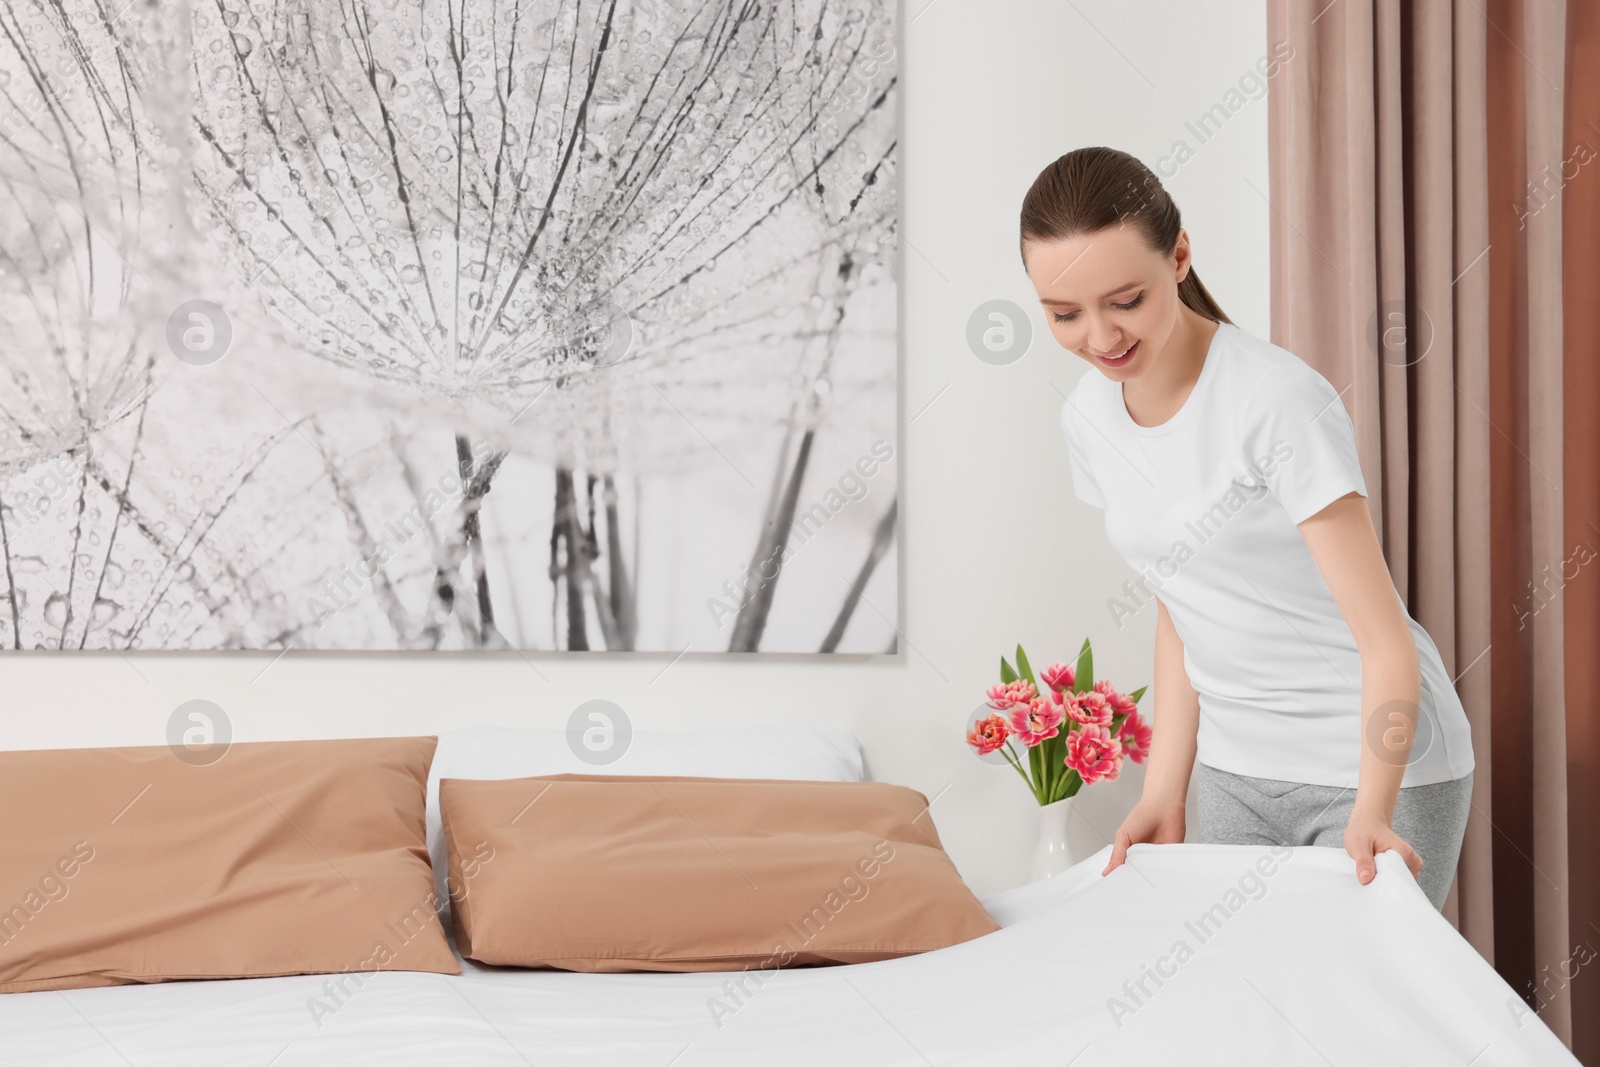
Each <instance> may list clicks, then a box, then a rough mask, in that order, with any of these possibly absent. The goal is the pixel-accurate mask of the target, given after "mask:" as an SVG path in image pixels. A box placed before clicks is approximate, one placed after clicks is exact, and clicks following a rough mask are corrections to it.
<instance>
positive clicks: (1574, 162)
mask: <svg viewBox="0 0 1600 1067" xmlns="http://www.w3.org/2000/svg"><path fill="white" fill-rule="evenodd" d="M1597 56H1600V4H1596V3H1594V0H1568V2H1567V54H1566V71H1567V85H1566V89H1567V94H1566V130H1565V133H1564V136H1563V137H1562V138H1561V143H1562V145H1563V146H1564V147H1565V149H1566V151H1567V152H1568V153H1569V155H1567V156H1566V157H1564V158H1563V160H1562V164H1563V165H1562V168H1561V172H1560V180H1561V182H1562V186H1563V187H1562V190H1561V193H1562V209H1561V224H1562V235H1561V241H1562V243H1561V255H1562V263H1561V271H1562V316H1561V319H1562V329H1563V342H1564V343H1563V347H1564V348H1565V350H1566V352H1567V353H1569V358H1567V360H1566V361H1565V363H1564V364H1563V367H1562V373H1563V379H1564V380H1563V397H1562V399H1563V413H1564V418H1565V429H1566V441H1565V452H1564V455H1563V464H1564V470H1565V473H1566V477H1565V479H1564V483H1565V484H1564V489H1565V492H1564V499H1563V505H1564V511H1565V515H1564V519H1565V527H1566V537H1565V541H1564V543H1565V544H1566V546H1567V549H1568V552H1569V555H1568V556H1567V557H1565V558H1564V559H1563V560H1562V567H1561V570H1560V572H1559V573H1560V578H1559V580H1560V582H1561V583H1562V584H1561V588H1562V598H1563V608H1564V612H1565V618H1566V627H1567V633H1566V638H1567V648H1566V689H1567V705H1568V707H1572V708H1591V709H1593V708H1600V418H1596V413H1595V406H1596V400H1597V398H1600V299H1597V297H1600V240H1597V238H1600V62H1596V57H1597ZM1597 837H1600V715H1597V714H1589V715H1569V716H1568V718H1567V840H1568V849H1569V852H1570V856H1571V862H1570V863H1569V865H1568V869H1567V873H1568V876H1569V878H1570V879H1571V893H1570V905H1569V906H1570V908H1571V912H1572V914H1571V918H1570V923H1569V925H1570V928H1571V933H1570V935H1569V942H1570V944H1571V945H1572V946H1573V947H1574V949H1576V948H1577V946H1579V945H1583V946H1586V947H1587V948H1588V949H1589V952H1588V953H1587V955H1588V956H1589V957H1590V958H1591V960H1593V962H1591V963H1590V964H1589V966H1594V965H1595V963H1597V962H1600V960H1594V959H1593V958H1594V957H1595V955H1596V954H1597V953H1600V849H1597V848H1596V847H1595V840H1596V838H1597ZM1579 974H1583V975H1584V977H1583V980H1581V981H1578V980H1575V979H1576V978H1577V976H1578V975H1579ZM1558 979H1559V980H1561V981H1566V982H1570V986H1571V990H1572V992H1571V997H1572V1015H1573V1018H1574V1019H1581V1020H1589V1025H1586V1026H1585V1025H1580V1026H1579V1027H1578V1029H1577V1033H1575V1034H1574V1039H1573V1041H1572V1051H1573V1054H1574V1055H1575V1056H1577V1057H1578V1058H1579V1059H1580V1060H1581V1061H1583V1062H1584V1063H1600V1026H1597V1025H1593V1021H1594V1020H1596V1019H1600V973H1586V972H1582V971H1577V970H1575V968H1574V967H1573V966H1572V965H1571V964H1570V963H1569V965H1568V966H1567V967H1566V968H1565V969H1564V970H1563V971H1562V972H1561V974H1559V975H1558Z"/></svg>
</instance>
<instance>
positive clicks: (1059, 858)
mask: <svg viewBox="0 0 1600 1067" xmlns="http://www.w3.org/2000/svg"><path fill="white" fill-rule="evenodd" d="M1074 799H1075V798H1074V797H1067V798H1066V799H1064V800H1058V801H1056V802H1054V803H1053V804H1046V805H1045V806H1044V807H1042V808H1040V809H1039V840H1038V842H1037V843H1036V844H1035V845H1034V846H1033V867H1032V869H1031V870H1030V871H1029V872H1028V881H1030V882H1037V881H1039V880H1040V879H1043V878H1049V877H1050V876H1051V875H1054V874H1060V873H1061V872H1062V871H1064V870H1066V869H1067V868H1068V867H1071V866H1072V865H1073V864H1074V863H1076V862H1077V858H1076V857H1074V856H1073V854H1072V848H1071V846H1070V845H1068V844H1067V816H1068V814H1069V813H1070V812H1071V811H1072V802H1073V800H1074Z"/></svg>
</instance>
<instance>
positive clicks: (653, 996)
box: [0, 844, 1578, 1067]
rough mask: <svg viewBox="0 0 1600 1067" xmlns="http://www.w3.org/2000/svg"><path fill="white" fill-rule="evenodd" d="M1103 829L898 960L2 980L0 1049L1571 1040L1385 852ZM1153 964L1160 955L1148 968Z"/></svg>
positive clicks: (605, 1060)
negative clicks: (329, 985) (1195, 841)
mask: <svg viewBox="0 0 1600 1067" xmlns="http://www.w3.org/2000/svg"><path fill="white" fill-rule="evenodd" d="M1109 851H1110V850H1109V848H1107V849H1103V850H1101V851H1100V852H1099V853H1098V854H1096V855H1094V856H1092V857H1090V858H1088V859H1086V860H1084V861H1083V862H1082V863H1080V864H1078V865H1077V866H1075V867H1073V868H1071V869H1070V870H1068V871H1066V872H1064V873H1062V874H1060V875H1057V876H1056V877H1055V878H1052V879H1050V880H1048V881H1045V882H1040V883H1035V884H1033V885H1028V886H1023V887H1021V888H1019V889H1015V890H1011V891H1009V892H1006V893H1002V894H1000V895H998V896H996V897H993V898H991V899H988V900H986V901H985V902H984V903H985V905H986V906H987V907H988V908H989V911H990V913H991V914H992V915H993V916H994V917H995V920H996V921H997V922H999V923H1000V924H1001V925H1002V927H1003V928H1002V929H1001V930H1000V931H999V932H997V933H994V934H991V935H989V936H986V937H982V938H979V939H977V940H976V941H971V942H968V943H966V944H962V945H956V946H954V947H952V948H948V949H944V950H941V951H938V952H930V953H926V954H924V955H921V956H914V957H909V958H906V959H899V960H890V961H886V962H882V963H868V964H859V965H855V966H848V967H828V968H806V969H795V970H789V971H782V972H779V973H777V974H776V975H774V976H772V977H771V978H769V979H767V980H766V981H765V982H764V984H762V985H760V986H759V987H758V986H757V985H756V984H755V983H754V982H753V981H750V980H748V979H747V981H746V989H747V991H748V994H747V995H742V996H737V997H735V996H733V995H730V994H729V993H728V991H727V989H726V988H725V986H724V983H726V982H729V981H730V979H731V978H732V977H734V976H731V975H729V974H726V973H723V974H624V975H603V974H571V973H564V972H550V971H517V970H509V969H507V970H498V969H487V968H478V967H474V966H473V965H472V964H467V965H466V973H464V974H463V975H462V976H461V977H459V978H453V977H445V976H442V975H433V974H417V973H411V972H393V973H385V974H379V975H377V976H376V977H373V978H371V979H370V980H368V981H367V982H366V984H365V985H363V986H361V987H359V988H355V987H354V986H353V984H352V983H349V982H348V980H347V986H349V988H351V990H352V992H351V994H350V995H349V996H348V997H341V998H340V1000H341V1001H342V1004H335V1002H334V1001H333V1000H332V999H331V998H328V997H327V996H326V994H325V993H324V983H326V982H328V981H329V978H328V977H327V976H304V977H293V978H263V979H248V980H241V981H217V982H176V983H167V984H160V985H149V986H122V987H113V988H107V989H82V990H72V991H68V992H61V993H53V992H47V993H20V994H12V995H9V996H0V1063H3V1064H6V1065H8V1067H33V1065H41V1067H42V1065H45V1064H49V1065H52V1067H102V1065H105V1067H127V1065H129V1064H131V1065H134V1067H144V1065H152V1067H216V1065H219V1064H245V1065H259V1067H269V1065H270V1067H303V1065H310V1064H330V1065H333V1064H337V1065H359V1064H374V1065H377V1064H382V1065H385V1067H411V1065H415V1067H424V1065H425V1067H439V1065H456V1064H465V1065H490V1067H498V1065H519V1064H538V1065H540V1067H544V1065H546V1064H549V1065H564V1064H573V1065H589V1064H608V1065H609V1064H617V1065H635V1064H642V1065H647V1067H669V1065H670V1067H702V1065H710V1064H723V1065H741V1067H743V1065H749V1064H762V1065H785V1064H794V1065H802V1064H803V1065H814V1064H871V1065H874V1067H883V1065H908V1067H925V1065H927V1064H937V1065H944V1064H996V1065H1004V1064H1018V1063H1029V1064H1049V1065H1056V1067H1059V1065H1064V1064H1071V1065H1072V1067H1099V1065H1106V1064H1126V1065H1129V1067H1132V1065H1145V1064H1160V1063H1190V1064H1208V1063H1216V1064H1229V1065H1241V1064H1263V1065H1272V1067H1293V1065H1299V1064H1306V1065H1314V1067H1327V1065H1328V1064H1330V1063H1332V1064H1355V1063H1386V1064H1406V1065H1408V1067H1423V1065H1429V1064H1439V1065H1441V1067H1464V1065H1466V1064H1468V1063H1470V1064H1472V1065H1473V1067H1501V1065H1514V1064H1567V1065H1570V1064H1576V1063H1577V1062H1578V1061H1577V1060H1576V1059H1574V1058H1573V1057H1572V1056H1571V1055H1570V1054H1569V1053H1568V1052H1567V1050H1566V1049H1565V1048H1564V1047H1563V1046H1562V1044H1561V1042H1560V1041H1559V1040H1558V1039H1557V1038H1556V1037H1555V1035H1554V1034H1553V1033H1551V1032H1550V1030H1549V1029H1548V1028H1547V1027H1546V1026H1545V1025H1544V1023H1543V1022H1541V1021H1540V1019H1539V1018H1538V1016H1537V1015H1535V1014H1533V1013H1531V1012H1530V1011H1528V1010H1527V1009H1526V1008H1525V1007H1524V1006H1523V1005H1522V1001H1521V999H1520V998H1519V997H1517V995H1516V994H1515V992H1514V991H1513V990H1512V989H1511V987H1510V986H1508V985H1507V984H1506V983H1505V982H1504V981H1502V980H1501V979H1500V977H1499V976H1498V975H1496V974H1495V972H1494V970H1493V968H1491V967H1490V966H1489V965H1488V964H1487V963H1486V962H1485V961H1484V960H1483V959H1482V957H1480V956H1479V955H1478V953H1477V952H1476V951H1475V950H1474V949H1473V948H1472V946H1471V945H1469V944H1468V943H1467V942H1466V941H1465V940H1464V939H1463V938H1462V937H1461V936H1460V935H1459V934H1457V933H1456V931H1455V930H1454V929H1453V928H1452V927H1451V926H1450V924H1449V923H1448V922H1446V921H1445V919H1444V918H1443V917H1442V916H1441V915H1439V913H1438V912H1436V911H1434V909H1433V908H1432V907H1431V906H1430V905H1429V904H1428V901H1427V898H1426V897H1424V896H1423V893H1422V890H1421V889H1420V888H1419V887H1418V886H1417V884H1416V882H1415V881H1414V880H1413V879H1412V878H1411V876H1410V873H1409V872H1408V871H1407V870H1406V869H1405V865H1404V863H1403V862H1402V861H1401V860H1400V858H1399V856H1398V855H1396V854H1394V853H1392V852H1386V853H1384V854H1382V855H1381V856H1379V857H1378V876H1377V878H1376V879H1375V880H1374V881H1373V883H1372V884H1371V885H1368V886H1362V885H1360V884H1359V883H1358V882H1357V881H1356V878H1355V873H1354V868H1353V864H1352V863H1351V861H1350V859H1349V857H1348V856H1346V855H1345V853H1344V852H1343V850H1339V849H1332V848H1317V847H1305V848H1296V849H1280V850H1278V853H1277V854H1278V855H1286V856H1287V858H1285V859H1284V860H1283V861H1282V862H1281V863H1280V862H1277V861H1275V860H1272V855H1273V850H1271V849H1268V848H1265V847H1255V846H1242V845H1187V844H1186V845H1135V846H1134V847H1133V849H1132V850H1131V851H1130V853H1129V861H1128V864H1127V866H1125V867H1123V868H1120V869H1118V870H1117V871H1115V872H1113V874H1111V875H1110V876H1108V877H1106V878H1101V877H1100V873H1099V872H1100V870H1101V869H1102V868H1103V867H1104V866H1105V863H1106V860H1107V857H1108V854H1109ZM1264 861H1271V862H1270V863H1269V862H1264ZM1268 867H1270V868H1271V870H1270V873H1263V872H1264V871H1266V870H1267V868H1268ZM870 902H871V901H870V897H869V898H867V900H865V901H863V902H862V904H863V905H866V906H870ZM1207 914H1209V915H1210V916H1211V918H1210V920H1209V922H1207V923H1202V922H1201V920H1202V918H1203V917H1204V916H1206V915H1207ZM1180 943H1181V944H1182V945H1184V946H1186V950H1185V949H1180V948H1179V947H1178V946H1179V945H1180ZM1152 974H1156V975H1158V976H1159V975H1165V977H1161V982H1160V984H1159V985H1157V984H1156V982H1155V979H1154V978H1152V977H1150V975H1152ZM1141 977H1142V978H1143V979H1144V990H1145V995H1140V994H1139V991H1138V985H1137V984H1138V982H1139V980H1140V979H1141ZM1125 983H1126V984H1125ZM318 997H320V998H322V1004H323V1011H322V1012H321V1013H320V1016H321V1017H320V1018H317V1019H315V1020H314V1012H313V1007H312V1004H313V998H318ZM713 998H717V999H715V1000H714V999H713ZM1118 1002H1120V1004H1121V1007H1120V1008H1118V1006H1117V1004H1118ZM717 1003H720V1004H721V1006H722V1007H721V1010H717V1011H713V1005H714V1004H717ZM330 1008H331V1009H333V1010H332V1013H331V1014H327V1013H326V1012H327V1010H328V1009H330ZM730 1009H731V1010H730Z"/></svg>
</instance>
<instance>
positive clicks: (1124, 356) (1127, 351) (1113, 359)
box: [1094, 341, 1139, 367]
mask: <svg viewBox="0 0 1600 1067" xmlns="http://www.w3.org/2000/svg"><path fill="white" fill-rule="evenodd" d="M1137 351H1139V342H1138V341H1135V342H1133V344H1131V345H1129V346H1128V347H1127V348H1124V349H1123V350H1122V351H1121V352H1113V353H1111V354H1110V355H1108V356H1095V357H1094V358H1095V359H1097V360H1099V361H1100V362H1101V363H1102V364H1104V365H1105V366H1107V367H1121V366H1125V365H1126V364H1127V362H1128V361H1129V360H1131V359H1132V358H1133V355H1134V353H1135V352H1137Z"/></svg>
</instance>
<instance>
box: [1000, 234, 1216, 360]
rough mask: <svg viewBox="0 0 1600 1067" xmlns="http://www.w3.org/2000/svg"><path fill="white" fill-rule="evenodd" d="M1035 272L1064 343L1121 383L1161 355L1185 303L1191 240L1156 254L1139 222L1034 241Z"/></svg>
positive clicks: (1031, 263)
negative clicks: (1181, 294)
mask: <svg viewBox="0 0 1600 1067" xmlns="http://www.w3.org/2000/svg"><path fill="white" fill-rule="evenodd" d="M1027 263H1028V277H1029V278H1031V279H1032V280H1033V287H1034V289H1036V290H1037V291H1038V293H1039V303H1040V304H1041V305H1042V306H1043V307H1044V313H1045V319H1046V320H1047V321H1048V322H1049V323H1050V332H1051V333H1052V334H1054V335H1055V339H1056V341H1057V342H1059V343H1060V345H1061V347H1063V348H1065V349H1067V350H1068V351H1070V352H1072V353H1073V354H1074V355H1076V356H1077V357H1078V358H1080V359H1082V360H1083V361H1084V362H1086V363H1088V364H1089V365H1090V366H1092V367H1094V368H1095V369H1096V370H1098V371H1099V372H1100V373H1101V374H1104V375H1105V376H1106V377H1107V378H1110V379H1111V380H1112V381H1114V382H1125V381H1127V380H1129V379H1130V378H1137V377H1138V376H1139V375H1141V374H1144V373H1145V372H1146V371H1148V370H1149V369H1150V367H1151V366H1152V365H1154V363H1155V361H1156V360H1157V359H1159V358H1160V356H1161V352H1162V350H1163V349H1164V348H1165V347H1166V344H1167V339H1168V338H1169V337H1171V336H1172V330H1173V327H1174V326H1176V325H1177V322H1178V314H1179V309H1180V308H1181V307H1182V306H1183V302H1182V301H1181V300H1179V298H1178V283H1179V282H1180V281H1182V280H1183V278H1184V276H1185V275H1187V274H1188V272H1189V238H1188V235H1187V234H1185V233H1183V232H1182V231H1181V230H1180V231H1179V233H1178V243H1177V246H1176V247H1175V248H1174V249H1173V252H1172V255H1170V256H1163V255H1161V254H1160V253H1159V252H1155V251H1152V250H1151V248H1150V246H1149V245H1148V244H1147V243H1146V242H1145V239H1144V235H1143V234H1142V233H1140V231H1139V229H1138V227H1136V226H1122V225H1118V226H1108V227H1106V228H1105V229H1103V230H1100V231H1099V232H1098V233H1091V234H1084V235H1082V236H1079V237H1071V238H1066V239H1064V240H1059V241H1029V242H1028V255H1027Z"/></svg>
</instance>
